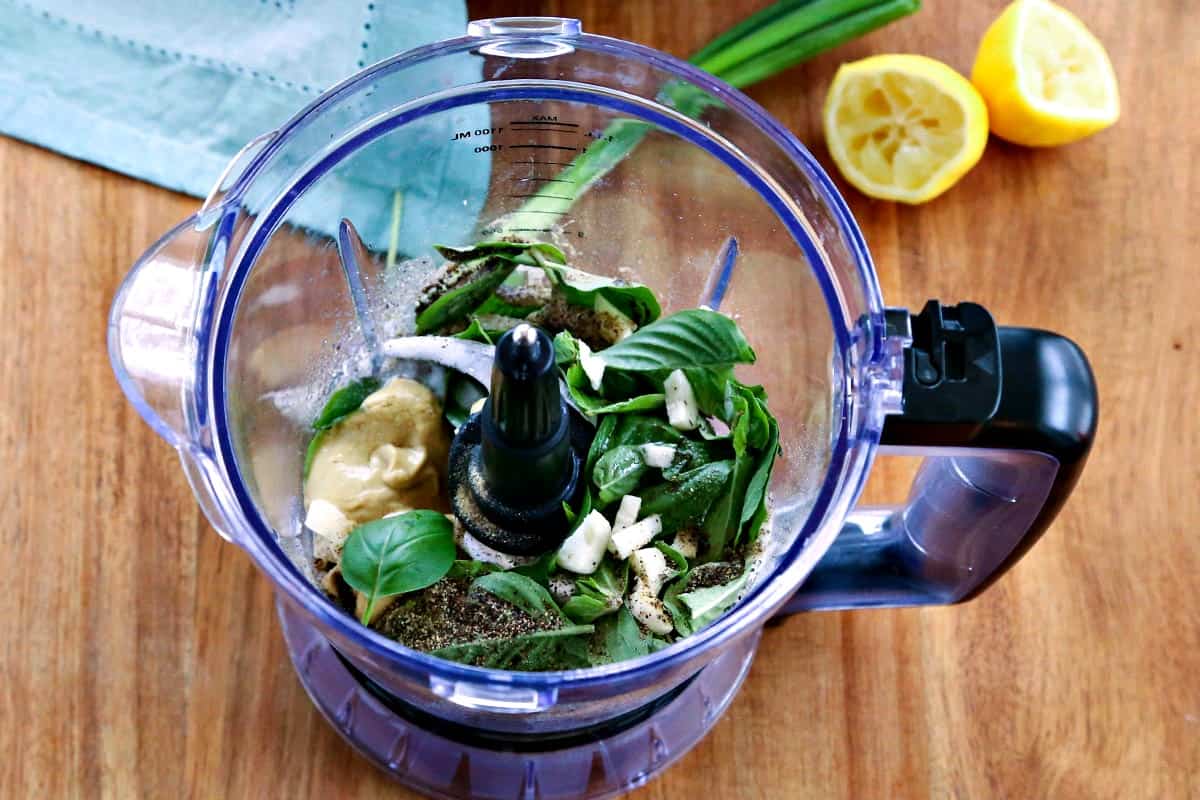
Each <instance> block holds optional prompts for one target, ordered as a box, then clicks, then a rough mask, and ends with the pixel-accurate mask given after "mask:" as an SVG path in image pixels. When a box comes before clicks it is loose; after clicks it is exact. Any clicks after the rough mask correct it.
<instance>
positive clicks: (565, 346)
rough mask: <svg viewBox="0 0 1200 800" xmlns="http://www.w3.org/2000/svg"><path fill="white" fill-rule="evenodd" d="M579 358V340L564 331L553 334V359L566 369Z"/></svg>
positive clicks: (561, 367)
mask: <svg viewBox="0 0 1200 800" xmlns="http://www.w3.org/2000/svg"><path fill="white" fill-rule="evenodd" d="M578 360H579V340H578V339H576V338H575V337H574V336H572V335H571V334H569V333H568V332H566V331H559V332H558V333H556V334H555V335H554V361H555V363H557V364H558V366H559V368H560V369H566V368H567V367H569V366H571V365H572V364H574V363H575V362H576V361H578Z"/></svg>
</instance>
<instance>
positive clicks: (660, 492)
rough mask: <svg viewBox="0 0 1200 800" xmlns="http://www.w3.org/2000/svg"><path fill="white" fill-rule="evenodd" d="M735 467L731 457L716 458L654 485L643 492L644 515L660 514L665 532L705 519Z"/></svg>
mask: <svg viewBox="0 0 1200 800" xmlns="http://www.w3.org/2000/svg"><path fill="white" fill-rule="evenodd" d="M732 471H733V462H732V461H714V462H712V463H710V464H705V465H704V466H702V467H697V468H696V469H693V470H689V471H688V472H685V473H683V474H682V475H680V476H679V480H678V482H672V481H668V482H666V483H660V484H658V485H657V486H651V487H650V488H649V489H646V490H645V491H643V492H642V495H641V496H642V510H641V513H642V516H644V517H648V516H650V515H651V514H658V515H659V516H661V517H662V526H663V535H664V536H665V535H668V534H672V533H675V532H677V531H681V530H683V529H684V528H688V527H691V526H693V525H695V524H697V523H699V522H700V521H701V520H702V519H704V516H705V515H706V514H707V513H708V509H709V508H710V507H711V506H712V504H713V502H714V501H715V500H716V499H717V496H718V495H719V494H720V493H721V489H722V488H723V487H724V486H725V483H726V481H728V480H729V474H730V472H732Z"/></svg>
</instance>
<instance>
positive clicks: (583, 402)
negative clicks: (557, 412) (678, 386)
mask: <svg viewBox="0 0 1200 800" xmlns="http://www.w3.org/2000/svg"><path fill="white" fill-rule="evenodd" d="M578 367H579V365H578V364H572V365H571V369H569V370H568V371H567V372H568V374H569V373H571V372H573V371H574V370H575V369H576V368H578ZM580 372H582V370H580ZM573 380H574V381H577V380H578V379H577V378H575V376H570V378H569V379H568V380H567V393H568V394H569V395H571V400H572V402H574V403H575V405H576V406H578V407H579V410H580V411H582V412H583V413H585V414H588V415H590V416H593V417H598V416H600V415H601V414H630V413H633V412H635V411H653V410H654V409H656V408H662V407H663V406H665V405H666V404H667V396H666V395H665V394H661V393H658V394H643V395H638V396H637V397H631V398H629V399H628V400H618V401H616V402H612V401H609V400H605V399H604V398H603V397H597V396H596V395H594V394H591V393H590V392H588V391H587V389H585V388H584V387H582V386H579V385H577V383H576V382H573Z"/></svg>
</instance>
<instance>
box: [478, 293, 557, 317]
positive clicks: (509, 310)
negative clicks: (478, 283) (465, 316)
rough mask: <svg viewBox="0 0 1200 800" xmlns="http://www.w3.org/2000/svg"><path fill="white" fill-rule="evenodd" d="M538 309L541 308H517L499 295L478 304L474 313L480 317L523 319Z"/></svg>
mask: <svg viewBox="0 0 1200 800" xmlns="http://www.w3.org/2000/svg"><path fill="white" fill-rule="evenodd" d="M539 308H541V306H537V305H528V306H519V305H517V304H516V303H510V302H508V301H507V300H505V299H504V298H502V297H500V296H499V295H496V294H493V295H492V296H491V297H489V298H488V299H486V300H484V301H483V302H482V303H480V304H479V307H478V308H476V309H475V313H476V314H477V315H478V316H480V317H486V316H496V317H512V318H513V319H525V318H526V317H528V316H529V315H530V314H532V313H533V312H535V311H537V310H538V309H539Z"/></svg>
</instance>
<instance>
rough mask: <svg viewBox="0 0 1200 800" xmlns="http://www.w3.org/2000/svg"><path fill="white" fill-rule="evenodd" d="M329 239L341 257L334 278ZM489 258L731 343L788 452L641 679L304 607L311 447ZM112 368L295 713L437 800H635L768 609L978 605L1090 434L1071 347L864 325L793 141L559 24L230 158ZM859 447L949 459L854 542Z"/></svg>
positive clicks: (681, 77)
mask: <svg viewBox="0 0 1200 800" xmlns="http://www.w3.org/2000/svg"><path fill="white" fill-rule="evenodd" d="M343 220H349V221H350V222H351V223H352V225H353V229H355V230H356V231H357V233H358V235H359V236H360V237H361V240H362V246H361V249H360V251H359V252H360V253H361V257H360V258H358V259H356V260H354V263H353V264H352V265H347V264H346V262H345V260H344V259H343V258H340V257H339V248H338V237H339V231H344V230H345V226H344V225H343V222H342V221H343ZM500 235H512V236H519V237H521V238H525V239H529V240H542V241H548V242H553V243H555V244H557V245H558V246H560V247H561V248H562V249H563V250H564V251H565V252H566V253H567V255H568V256H569V259H570V261H571V263H572V264H573V265H575V266H578V267H579V268H581V269H585V270H587V271H589V272H594V273H598V274H601V275H606V276H613V277H626V278H633V279H636V280H638V281H640V282H642V283H645V284H646V285H648V286H649V287H651V288H652V289H653V290H654V291H655V293H656V294H657V295H658V297H659V298H660V299H661V301H662V303H663V306H664V310H665V312H667V313H669V312H671V311H675V310H680V309H684V308H691V307H695V306H698V305H706V306H708V307H710V308H713V309H718V310H720V311H722V312H724V313H727V314H730V315H731V316H733V318H734V319H736V320H737V322H738V324H739V326H740V327H741V328H742V330H743V331H744V332H745V334H746V336H747V338H748V340H749V341H750V342H751V344H752V345H753V346H754V348H755V350H756V351H757V354H758V359H757V361H756V363H754V364H753V365H749V366H747V367H745V368H744V369H739V372H738V374H739V377H740V379H741V380H743V381H744V382H746V383H751V384H754V383H761V384H762V385H763V386H764V387H765V389H766V391H767V394H768V396H769V398H770V400H769V402H770V407H771V410H772V412H773V413H774V414H775V415H776V417H777V418H778V420H779V424H780V429H781V445H782V454H781V457H780V459H779V461H778V462H777V464H776V468H775V471H774V474H773V476H772V480H771V484H770V487H769V491H770V498H771V506H772V516H771V523H770V533H769V535H768V536H767V539H766V541H767V546H766V547H765V548H764V554H763V556H762V558H761V559H760V562H759V564H758V566H757V569H756V573H755V579H754V581H753V584H752V587H751V588H750V589H749V590H748V591H747V592H746V593H745V596H744V597H743V598H742V599H741V601H740V602H739V603H738V605H737V606H736V607H735V608H734V609H732V610H731V611H730V612H729V613H727V614H726V615H725V616H724V617H722V618H721V619H720V620H718V621H717V622H715V623H714V624H712V625H711V626H709V627H708V628H705V629H704V630H702V631H700V632H699V633H696V634H695V635H693V636H691V637H688V638H686V639H683V640H681V641H679V642H677V643H675V644H673V645H672V646H670V647H668V648H666V649H664V650H662V651H660V652H657V653H654V654H652V655H649V656H645V657H642V658H638V659H633V660H629V661H622V662H618V663H614V664H609V665H605V666H600V667H593V668H590V669H582V670H572V671H564V672H544V673H520V672H510V671H502V670H489V669H483V668H478V667H473V666H467V665H463V664H458V663H453V662H449V661H444V660H441V659H438V658H435V657H433V656H430V655H427V654H424V653H420V652H417V651H414V650H410V649H408V648H405V647H403V646H401V645H399V644H398V643H396V642H394V641H392V640H389V639H387V638H385V637H383V636H381V635H380V634H378V633H376V632H375V631H372V630H369V629H367V628H364V627H362V626H361V625H359V624H358V622H357V621H356V620H355V619H354V618H353V617H351V616H349V615H347V614H346V613H344V612H343V611H342V610H340V609H339V608H337V607H336V606H335V605H334V604H333V603H331V602H330V601H329V600H328V599H327V598H326V597H325V596H324V594H323V593H322V592H321V591H320V590H319V589H318V588H317V587H316V586H315V585H314V582H313V575H312V572H311V567H310V566H309V564H310V555H311V551H310V549H309V548H310V547H311V543H310V542H309V541H308V539H307V533H306V532H305V531H304V529H303V526H302V524H301V518H302V516H303V513H302V503H301V497H302V487H301V472H302V461H303V456H304V451H305V447H306V445H307V441H308V438H309V437H310V435H311V430H310V428H309V423H310V422H311V420H312V419H313V417H314V416H315V414H316V412H317V410H318V409H319V407H320V405H321V404H322V402H323V400H324V398H325V397H326V396H327V395H328V392H329V391H330V390H331V389H332V388H333V387H335V386H336V385H338V384H339V383H341V382H344V381H345V380H347V379H350V378H354V377H358V376H362V375H365V374H368V373H370V372H371V371H372V370H374V369H376V368H377V367H378V365H379V358H380V355H379V352H378V349H377V345H378V341H379V340H380V339H381V338H383V337H388V336H394V335H405V334H409V333H411V332H412V330H413V316H414V304H415V301H416V295H417V292H418V290H419V289H420V287H421V286H422V284H423V283H424V282H425V281H426V280H427V279H428V277H429V276H430V275H431V274H432V271H433V270H434V269H435V268H436V266H437V264H436V263H435V262H434V261H433V260H431V259H430V258H429V255H430V254H431V253H432V246H433V245H435V244H452V245H462V244H469V243H471V242H473V241H476V240H478V239H482V238H494V237H497V236H500ZM1006 332H1007V333H1006ZM1035 334H1037V336H1035ZM1038 336H1041V337H1042V338H1038ZM1035 340H1036V341H1035ZM1006 342H1007V344H1006ZM109 346H110V352H111V355H112V359H113V365H114V370H115V371H116V373H117V376H118V379H119V381H120V382H121V385H122V387H123V389H124V390H125V391H126V393H127V394H128V395H129V397H130V399H131V401H132V402H133V403H134V404H135V405H136V406H137V408H138V410H139V411H140V412H141V414H142V416H143V417H145V418H146V420H147V421H148V422H149V423H150V425H151V426H153V427H154V429H155V430H156V431H157V432H158V433H159V434H161V435H162V436H163V437H164V438H165V439H167V441H168V442H170V443H171V444H172V445H173V446H174V447H176V448H177V450H178V451H179V452H180V456H181V461H182V463H183V466H184V469H185V471H186V472H187V474H188V477H189V480H190V482H191V485H192V487H193V490H194V491H195V493H196V496H197V498H198V499H199V501H200V503H201V505H202V506H203V508H204V510H205V513H206V515H207V516H208V519H209V520H210V522H211V523H212V525H213V527H214V528H216V529H217V531H218V532H220V533H221V535H222V536H224V537H225V538H227V539H229V540H230V541H232V542H233V543H235V544H237V545H238V546H239V547H241V548H243V549H244V550H245V551H246V553H247V554H248V555H249V556H250V557H251V558H252V559H253V560H254V562H255V564H256V565H257V566H258V567H259V569H260V570H261V571H262V572H263V574H264V575H265V576H266V577H267V578H268V579H269V580H271V581H272V583H273V584H274V586H275V589H276V593H277V597H278V605H279V611H280V617H281V620H282V622H283V628H284V633H285V636H286V638H287V641H288V645H289V650H290V652H291V655H292V659H293V661H294V663H295V665H296V669H297V672H298V674H299V675H300V677H301V680H302V682H303V683H304V684H305V687H306V689H307V690H308V691H309V693H310V695H311V696H312V697H313V699H314V701H315V702H316V703H317V705H318V707H319V708H321V710H322V712H323V713H324V714H325V715H326V716H327V717H328V718H329V719H330V721H331V722H332V723H333V724H334V725H335V727H337V728H338V730H339V731H340V732H342V733H343V735H345V736H346V738H347V739H348V740H349V741H350V742H351V743H352V744H354V745H355V746H356V747H358V748H359V749H360V750H361V751H362V752H364V753H365V754H366V755H367V756H368V757H370V758H371V759H372V760H373V761H375V762H376V763H377V764H379V765H381V766H382V767H383V768H384V769H386V770H388V771H389V772H390V773H391V774H393V775H394V776H396V777H397V778H399V779H400V780H402V781H405V782H406V783H408V784H409V785H411V786H414V787H415V788H418V789H420V790H421V791H424V792H426V793H429V794H432V795H436V796H446V797H489V798H490V797H495V798H501V797H546V798H549V797H584V796H586V797H600V796H606V795H608V794H612V793H615V792H618V791H622V790H626V789H628V788H630V787H632V786H636V785H639V784H640V783H641V782H643V781H645V780H646V779H647V778H648V777H649V776H651V775H652V774H654V773H655V772H656V771H658V770H660V769H662V768H663V767H664V766H666V765H667V764H668V763H669V762H670V761H671V760H673V759H674V758H676V757H678V756H679V755H681V754H682V753H683V752H685V751H686V750H687V749H688V748H690V747H691V746H692V745H693V744H694V743H695V742H696V741H698V739H699V738H700V737H702V736H703V735H704V733H705V732H706V731H707V730H708V729H709V728H710V727H711V726H712V724H714V723H715V721H716V719H717V717H718V716H719V714H720V713H721V711H722V710H723V709H724V708H725V707H726V705H727V704H728V703H729V701H730V700H731V699H732V697H733V695H734V693H735V692H736V690H737V687H738V686H739V685H740V683H741V681H742V679H743V678H744V676H745V674H746V671H747V669H748V667H749V664H750V660H751V659H752V657H753V653H754V650H755V648H756V646H757V643H758V640H759V636H760V632H761V628H762V626H763V624H764V623H765V622H766V621H767V620H769V619H770V618H771V617H773V616H774V615H776V614H778V613H779V612H780V611H781V610H784V609H785V608H786V609H790V610H799V609H809V608H824V607H846V606H859V605H885V604H907V603H924V602H955V601H958V600H961V599H965V598H967V597H969V596H971V595H972V594H974V593H975V592H977V591H979V590H980V589H981V588H982V587H983V586H985V585H986V583H987V582H988V581H989V580H991V579H992V578H993V577H994V576H995V575H997V574H999V573H1000V572H1002V571H1003V569H1004V568H1006V567H1007V565H1008V564H1010V563H1011V562H1012V561H1013V560H1015V558H1016V557H1017V556H1018V555H1019V554H1020V552H1022V550H1023V548H1024V547H1026V546H1028V544H1029V543H1031V542H1032V541H1033V539H1035V538H1036V536H1037V535H1038V534H1039V533H1040V531H1041V530H1043V529H1044V528H1045V525H1046V524H1048V522H1049V519H1050V517H1052V516H1053V512H1054V510H1055V509H1056V508H1057V504H1059V503H1061V500H1062V499H1063V498H1064V497H1065V495H1066V493H1067V491H1069V488H1070V486H1071V484H1072V483H1073V480H1074V477H1075V475H1076V474H1077V472H1078V469H1079V467H1080V466H1081V465H1082V462H1083V459H1084V457H1085V456H1086V453H1087V449H1088V446H1089V445H1090V441H1091V435H1092V431H1093V430H1094V426H1095V389H1094V385H1093V384H1092V382H1091V374H1090V371H1089V370H1088V368H1087V363H1086V360H1085V359H1084V358H1083V356H1082V354H1081V353H1079V351H1078V348H1075V347H1074V345H1071V344H1070V343H1069V342H1068V341H1067V340H1065V339H1062V338H1061V337H1056V336H1054V335H1053V334H1042V332H1032V331H1024V330H1018V329H998V328H997V327H996V326H995V325H994V323H992V322H991V318H990V315H988V314H987V312H986V311H984V310H983V309H981V308H980V307H978V306H974V305H971V304H961V305H959V306H956V307H942V306H940V305H938V304H936V303H933V304H931V305H930V306H928V307H927V308H926V309H925V311H924V312H922V314H921V315H918V316H912V315H909V314H908V312H905V311H903V310H894V309H893V310H887V309H885V308H884V305H883V302H882V298H881V296H880V292H879V287H878V284H877V281H876V278H875V274H874V270H873V267H872V265H871V261H870V258H869V255H868V253H867V250H866V247H865V245H864V243H863V241H862V237H861V235H860V233H859V231H858V229H857V227H856V226H855V224H854V222H853V220H852V219H851V217H850V215H849V213H848V211H847V209H846V207H845V204H844V203H843V201H842V200H841V198H840V197H839V196H838V194H837V191H836V189H835V188H834V186H833V184H832V183H831V182H830V180H829V179H828V177H827V176H826V175H825V173H824V172H823V171H822V170H821V168H820V167H819V166H818V164H817V163H816V161H815V160H814V159H813V158H812V156H811V155H810V154H809V153H808V152H807V151H806V150H805V149H804V148H803V147H802V146H801V145H800V144H799V142H797V141H796V139H795V138H794V137H793V136H792V135H791V134H789V133H788V132H787V131H785V130H784V129H783V128H782V127H781V126H780V125H779V124H778V123H777V122H776V121H774V120H772V119H771V118H770V117H769V116H768V115H767V114H766V113H765V112H764V111H763V110H762V109H761V108H760V107H759V106H757V105H756V104H754V103H753V102H752V101H750V100H749V99H748V98H746V97H745V96H743V95H742V94H741V93H739V92H737V91H736V90H734V89H732V88H731V87H729V86H727V85H725V84H723V83H721V82H720V81H718V80H716V79H715V78H713V77H712V76H710V75H707V74H706V73H703V72H701V71H699V70H696V69H694V68H693V67H691V66H689V65H687V64H685V63H683V62H681V61H678V60H676V59H674V58H671V57H670V56H667V55H665V54H663V53H659V52H657V51H654V50H651V49H649V48H645V47H641V46H639V45H635V44H631V43H629V42H623V41H619V40H615V39H610V38H605V37H599V36H591V35H587V34H584V33H582V32H581V30H580V26H579V23H578V22H577V21H575V20H567V19H540V18H538V19H532V18H519V19H502V20H485V21H480V22H474V23H472V24H471V26H470V28H469V31H468V34H467V35H466V36H464V37H462V38H459V39H454V40H450V41H446V42H441V43H438V44H434V45H430V46H428V47H424V48H421V49H418V50H415V51H412V52H409V53H405V54H402V55H399V56H396V57H394V58H391V59H389V60H386V61H383V62H380V63H378V64H376V65H374V66H372V67H369V68H367V69H365V70H364V71H362V72H361V73H359V74H357V75H355V76H353V77H351V78H350V79H348V80H346V81H344V82H343V83H341V84H339V85H337V86H335V87H333V88H331V89H330V90H328V91H327V92H325V93H324V94H323V95H322V96H321V97H319V98H318V99H317V100H316V101H314V102H313V103H312V104H311V105H310V106H309V107H308V108H306V109H304V110H303V111H301V112H300V113H299V114H298V115H297V116H296V117H294V118H293V119H291V120H290V121H288V122H287V123H286V124H284V125H283V126H282V127H281V128H279V130H277V131H272V132H270V133H267V134H264V135H263V136H261V137H259V138H258V139H256V140H255V141H253V142H251V143H250V144H249V145H247V148H246V149H245V150H244V151H243V152H242V153H241V154H239V155H238V157H237V158H235V159H234V161H233V162H232V163H231V164H230V167H229V169H228V170H227V172H226V174H225V175H224V176H222V179H221V181H219V183H218V186H217V187H215V188H214V190H213V193H212V194H211V195H210V196H209V197H208V198H207V199H206V200H205V202H204V204H203V206H202V207H201V209H200V210H199V211H198V212H197V213H196V214H195V215H194V216H193V217H191V218H189V219H188V220H185V221H184V222H183V223H181V224H180V225H179V226H178V227H177V228H176V229H174V230H173V231H171V232H170V233H169V234H168V235H167V236H166V237H164V238H163V239H162V240H161V241H160V242H159V243H157V244H156V245H155V246H154V247H152V248H151V249H150V250H149V251H148V252H147V253H146V255H145V256H143V258H142V259H141V260H140V261H139V262H138V263H137V264H136V265H135V266H134V268H133V270H132V271H131V273H130V275H129V277H128V278H127V279H126V281H125V283H124V284H123V285H122V287H121V289H120V291H119V292H118V294H117V297H116V299H115V301H114V305H113V311H112V316H111V319H110V327H109ZM1009 353H1012V354H1013V355H1012V356H1011V358H1010V359H1009V361H1005V362H1004V363H1005V369H1008V368H1009V367H1008V364H1009V363H1012V364H1017V363H1018V356H1020V359H1022V361H1021V363H1020V370H1021V371H1022V373H1023V374H1024V378H1023V379H1022V380H1021V381H1020V385H1021V386H1022V387H1024V388H1023V391H1022V396H1021V397H1020V398H1017V399H1016V400H1014V398H1016V395H1015V394H1013V392H1009V393H1008V394H1007V395H1004V391H1005V390H1006V389H1007V386H1006V385H1005V384H1004V376H1005V372H1004V370H1003V369H1001V362H1002V360H1004V358H1005V357H1008V356H1009ZM434 372H436V371H434ZM426 377H427V378H429V379H431V380H436V375H435V374H432V376H431V375H427V376H426ZM1030 387H1032V388H1030ZM1089 391H1090V394H1089ZM1039 392H1040V393H1039ZM1002 395H1004V397H1003V398H1002ZM1017 400H1019V401H1020V402H1018V403H1017V405H1015V406H1014V405H1013V403H1014V402H1017ZM1064 403H1065V405H1064ZM881 440H882V441H884V442H885V443H891V444H896V445H902V446H906V447H910V448H911V447H916V446H920V447H923V448H926V449H927V448H928V447H929V446H931V445H936V446H938V447H942V448H955V449H946V450H939V451H937V452H936V453H934V454H933V457H931V458H929V459H928V460H927V462H926V467H925V468H924V469H923V471H922V475H921V477H920V478H919V479H918V481H917V484H916V485H915V486H914V491H913V496H912V498H911V499H910V502H909V503H907V504H905V505H904V506H903V507H898V508H889V509H862V510H857V511H854V510H852V506H853V503H854V502H855V500H856V498H857V496H858V494H859V492H860V490H861V488H862V486H863V483H864V480H865V476H866V473H867V470H868V468H869V466H870V464H871V461H872V459H873V458H874V456H875V453H876V451H877V449H878V447H879V445H880V442H881ZM835 540H836V542H835ZM827 552H828V553H829V557H828V558H826V559H823V558H822V557H823V556H826V554H827ZM806 578H810V580H809V581H808V582H807V583H805V579H806ZM802 584H803V587H802ZM231 646H237V643H231Z"/></svg>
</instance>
